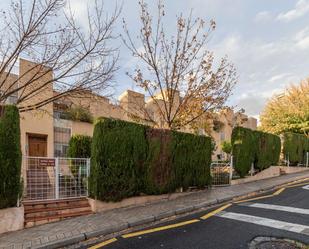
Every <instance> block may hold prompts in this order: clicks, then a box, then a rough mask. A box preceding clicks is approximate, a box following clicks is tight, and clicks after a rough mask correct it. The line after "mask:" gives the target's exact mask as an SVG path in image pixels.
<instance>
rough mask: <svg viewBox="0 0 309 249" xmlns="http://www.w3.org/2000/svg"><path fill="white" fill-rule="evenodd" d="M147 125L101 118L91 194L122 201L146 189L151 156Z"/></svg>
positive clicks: (93, 152)
mask: <svg viewBox="0 0 309 249" xmlns="http://www.w3.org/2000/svg"><path fill="white" fill-rule="evenodd" d="M145 132H146V130H145V127H144V126H142V125H138V124H134V123H129V122H125V121H120V120H112V119H100V120H99V121H98V122H97V124H96V125H95V129H94V133H93V141H92V148H91V171H90V179H89V185H90V188H89V189H90V195H91V196H92V197H97V198H98V199H100V200H106V201H118V200H121V199H123V198H125V197H130V196H134V195H136V194H137V193H138V191H139V189H141V188H142V184H143V170H144V162H145V160H146V158H147V141H146V138H145Z"/></svg>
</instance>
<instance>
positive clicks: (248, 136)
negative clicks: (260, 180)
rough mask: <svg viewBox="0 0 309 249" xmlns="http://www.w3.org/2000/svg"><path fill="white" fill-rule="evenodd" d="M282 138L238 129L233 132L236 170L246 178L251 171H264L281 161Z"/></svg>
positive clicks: (241, 128)
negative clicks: (253, 169)
mask: <svg viewBox="0 0 309 249" xmlns="http://www.w3.org/2000/svg"><path fill="white" fill-rule="evenodd" d="M280 151H281V142H280V138H279V137H278V136H276V135H273V134H269V133H265V132H260V131H253V130H250V129H247V128H243V127H236V128H234V129H233V132H232V153H233V164H234V167H235V170H236V171H237V172H238V174H239V175H240V176H241V177H244V176H245V175H246V174H247V173H248V172H249V171H250V169H251V165H252V163H254V168H256V169H258V170H263V169H266V168H268V167H270V166H271V165H276V164H277V163H278V161H279V157H280Z"/></svg>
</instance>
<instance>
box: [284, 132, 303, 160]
mask: <svg viewBox="0 0 309 249" xmlns="http://www.w3.org/2000/svg"><path fill="white" fill-rule="evenodd" d="M282 138H283V139H282V140H283V149H282V151H283V154H284V156H285V157H286V158H289V160H290V163H291V165H297V164H298V163H305V157H306V152H309V138H307V137H306V136H305V135H302V134H298V133H291V132H287V133H284V134H283V135H282Z"/></svg>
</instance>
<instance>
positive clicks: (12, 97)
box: [0, 90, 18, 105]
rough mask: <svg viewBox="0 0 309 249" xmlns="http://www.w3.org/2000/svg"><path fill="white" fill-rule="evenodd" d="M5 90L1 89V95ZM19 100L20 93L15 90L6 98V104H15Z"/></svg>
mask: <svg viewBox="0 0 309 249" xmlns="http://www.w3.org/2000/svg"><path fill="white" fill-rule="evenodd" d="M3 93H4V92H3V91H1V90H0V95H2V94H3ZM17 100H18V93H17V92H15V93H13V94H11V95H10V96H9V97H7V98H6V99H5V101H4V102H5V104H9V105H14V104H16V103H17Z"/></svg>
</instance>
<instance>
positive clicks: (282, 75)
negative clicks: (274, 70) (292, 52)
mask: <svg viewBox="0 0 309 249" xmlns="http://www.w3.org/2000/svg"><path fill="white" fill-rule="evenodd" d="M290 75H291V74H290V73H281V74H277V75H274V76H272V77H271V78H270V79H269V80H268V81H269V82H270V83H273V82H276V81H279V80H282V79H284V78H287V77H289V76H290Z"/></svg>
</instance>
